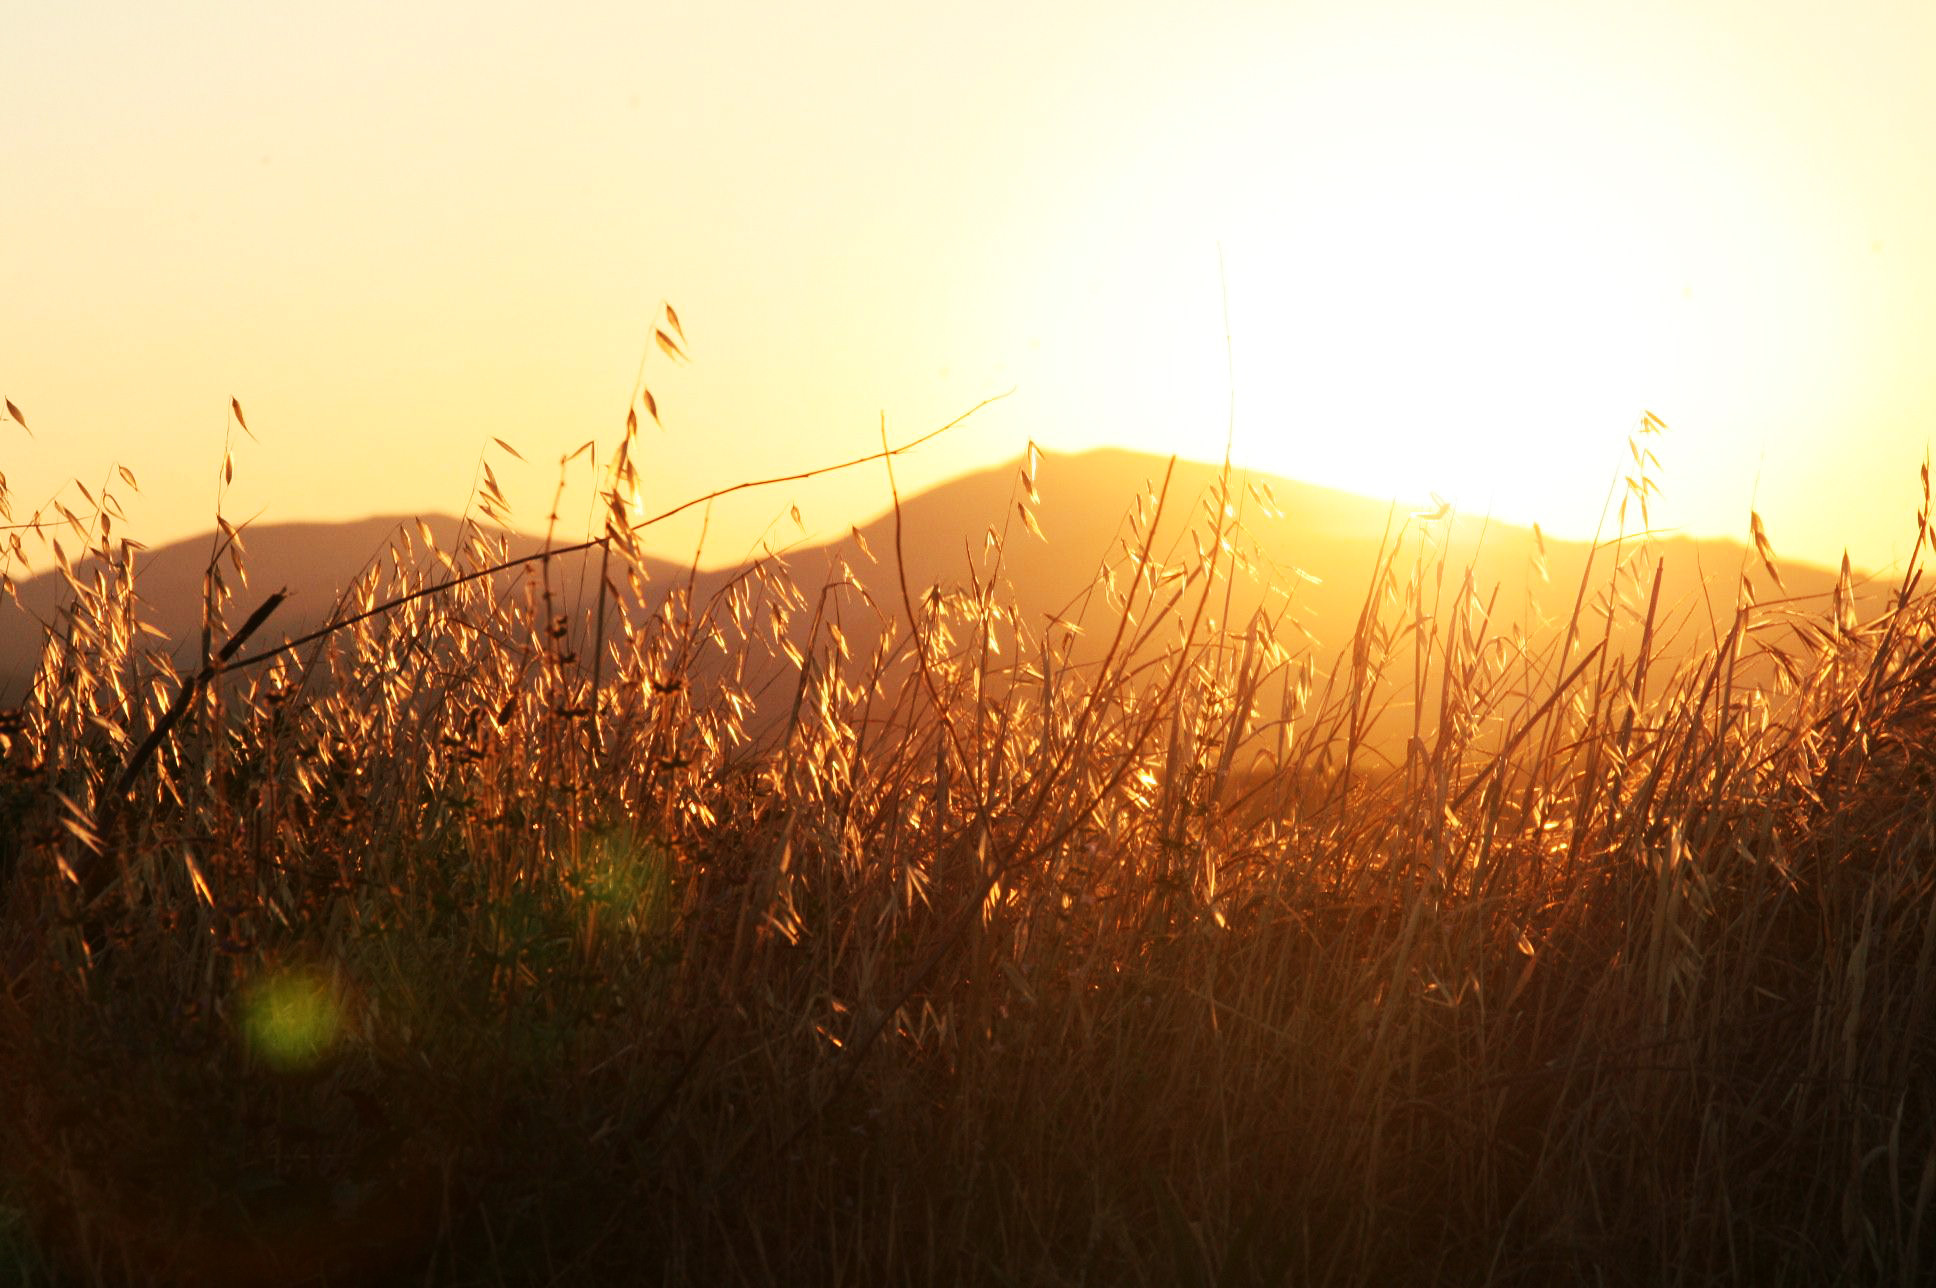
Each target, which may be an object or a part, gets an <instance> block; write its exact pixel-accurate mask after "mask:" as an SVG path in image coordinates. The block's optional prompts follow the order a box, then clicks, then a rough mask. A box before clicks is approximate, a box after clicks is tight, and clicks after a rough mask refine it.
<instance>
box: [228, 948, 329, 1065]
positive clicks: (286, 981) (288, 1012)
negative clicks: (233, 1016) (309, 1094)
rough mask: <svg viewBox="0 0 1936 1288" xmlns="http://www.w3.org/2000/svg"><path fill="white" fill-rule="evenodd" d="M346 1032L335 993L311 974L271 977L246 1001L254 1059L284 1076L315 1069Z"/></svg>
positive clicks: (245, 1027)
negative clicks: (343, 1032)
mask: <svg viewBox="0 0 1936 1288" xmlns="http://www.w3.org/2000/svg"><path fill="white" fill-rule="evenodd" d="M342 1027H343V1014H342V1007H341V1006H340V1005H339V1003H338V1001H337V998H336V992H335V990H334V989H333V988H331V987H330V983H329V981H328V980H327V979H325V978H323V977H322V976H320V975H316V974H313V973H310V972H307V971H282V972H277V973H275V974H272V975H269V976H267V977H265V978H263V979H261V980H258V981H257V982H256V983H255V984H254V986H253V987H251V988H250V989H249V991H248V994H247V995H246V996H245V997H244V999H243V1004H242V1035H243V1040H244V1041H245V1042H246V1043H247V1044H248V1048H249V1051H250V1053H251V1054H252V1055H254V1056H255V1057H256V1058H257V1059H259V1060H261V1061H262V1062H263V1063H264V1064H266V1065H268V1066H269V1067H270V1068H272V1069H274V1070H276V1071H277V1072H279V1073H300V1072H302V1071H304V1070H306V1069H313V1068H315V1067H316V1065H318V1064H320V1063H321V1062H322V1060H323V1058H324V1057H325V1056H327V1055H328V1054H329V1052H330V1050H331V1048H333V1047H334V1046H335V1045H336V1040H337V1038H338V1036H339V1035H340V1034H341V1032H342Z"/></svg>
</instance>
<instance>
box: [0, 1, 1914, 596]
mask: <svg viewBox="0 0 1936 1288" xmlns="http://www.w3.org/2000/svg"><path fill="white" fill-rule="evenodd" d="M0 25H4V29H5V30H4V34H5V42H4V43H5V47H6V51H7V52H6V72H5V74H4V76H0V394H4V395H5V396H6V397H7V398H9V399H11V400H12V401H14V402H15V403H16V404H18V405H19V407H20V408H21V410H22V411H23V412H24V413H25V414H26V417H27V420H28V422H29V424H30V425H31V426H32V427H33V430H34V434H35V437H33V438H31V439H29V438H28V437H27V436H26V435H24V434H22V433H20V432H19V431H18V429H17V427H12V426H8V427H5V428H0V472H4V473H5V474H6V475H7V476H8V478H9V481H10V483H11V485H12V487H13V490H14V492H15V506H16V510H17V511H19V510H20V509H21V508H22V507H23V506H31V504H32V503H34V502H36V501H39V500H41V499H43V498H44V497H46V496H48V495H50V494H51V493H53V492H54V491H55V489H56V488H57V487H59V485H60V484H61V482H62V481H63V480H65V479H67V478H70V477H78V478H80V479H81V480H82V481H83V482H85V483H87V484H88V485H89V486H90V487H93V486H94V485H95V484H97V483H98V482H100V481H101V480H102V479H104V478H105V477H106V476H107V475H108V474H109V473H110V471H111V467H112V465H113V464H115V463H120V464H125V465H127V466H129V467H130V468H132V469H133V470H134V471H135V472H136V473H137V475H138V476H139V477H140V479H141V482H142V485H143V495H142V496H141V497H139V498H127V502H126V503H127V506H128V509H129V511H130V516H131V518H132V520H133V526H132V531H133V534H134V535H137V536H139V537H141V538H142V539H144V540H147V541H148V542H149V543H151V544H154V543H158V542H160V541H163V540H167V539H171V538H173V537H177V536H181V535H185V534H187V533H189V532H191V531H196V530H200V529H204V528H206V527H207V526H208V525H209V522H210V515H211V513H212V509H213V505H214V493H215V474H216V471H217V467H218V465H219V463H220V459H221V452H222V441H223V435H224V426H225V422H226V418H227V408H228V405H229V399H230V398H231V397H235V398H237V399H239V400H240V402H241V404H242V406H243V407H244V409H245V411H246V413H247V416H248V419H249V424H250V427H251V428H252V429H253V430H254V432H255V434H256V436H257V437H258V439H259V440H260V441H259V442H254V443H252V442H249V441H248V440H246V439H242V440H240V442H239V446H238V450H237V473H236V480H235V483H234V485H233V488H232V491H231V495H230V498H229V500H228V503H227V506H228V512H229V514H230V517H231V518H237V519H239V518H244V517H248V516H250V515H254V514H257V513H258V512H259V513H261V514H262V516H263V520H264V521H270V520H291V519H303V518H319V517H348V516H356V515H364V514H369V513H375V512H390V511H403V512H410V511H422V512H429V511H455V510H457V509H460V508H461V507H462V506H463V504H464V503H465V500H466V497H467V496H468V494H469V491H470V488H471V483H472V479H473V476H474V472H475V469H476V465H477V461H478V459H479V455H480V452H482V451H483V450H484V449H485V447H486V445H487V444H489V443H490V440H491V439H492V438H494V437H495V438H502V439H504V440H506V441H508V442H510V443H512V444H514V445H515V446H516V447H517V448H518V449H519V450H520V451H521V452H522V453H523V455H524V456H525V457H527V458H529V461H530V462H531V463H530V464H529V465H528V466H519V465H518V464H517V462H515V461H512V460H509V458H506V457H503V456H502V455H501V454H496V449H492V451H493V453H494V455H493V458H492V459H493V465H494V468H495V469H496V470H497V473H498V475H499V477H500V478H501V479H503V480H504V482H505V485H506V488H507V490H509V491H511V492H512V494H513V497H514V499H515V500H517V501H518V502H519V504H520V509H521V513H522V516H523V518H524V519H525V520H526V522H527V524H541V523H542V520H543V516H544V513H545V511H546V509H547V508H548V506H549V503H550V496H551V492H552V487H553V484H554V481H555V478H556V475H557V470H556V462H557V460H558V458H559V457H561V456H562V455H564V454H565V453H567V452H569V451H571V450H572V449H573V448H575V447H577V446H578V444H580V443H581V442H584V441H585V440H587V439H596V440H598V441H599V443H600V445H601V446H600V451H601V453H603V452H604V451H606V450H607V449H608V448H609V445H610V444H611V443H612V442H613V441H614V439H615V437H616V435H617V433H618V431H619V429H620V427H621V425H622V423H623V419H624V415H625V408H626V398H627V395H628V392H629V391H630V388H631V385H632V380H633V375H634V372H635V370H636V368H637V365H638V361H639V356H640V354H641V353H642V352H644V351H645V350H646V349H647V348H648V347H649V345H650V338H651V326H652V323H653V320H654V319H655V317H656V316H657V315H658V310H659V305H660V301H661V300H669V301H671V302H672V303H673V304H674V305H675V306H676V307H677V308H678V310H679V313H680V316H681V318H682V320H683V321H684V323H685V328H686V331H687V333H688V335H689V337H690V347H691V351H692V355H693V358H694V361H693V363H692V364H691V365H690V366H686V367H679V368H675V367H674V366H673V365H672V364H670V363H669V362H667V361H666V360H665V359H664V358H663V356H662V355H659V354H657V353H656V352H654V353H653V354H651V355H650V357H649V360H648V364H647V368H646V370H647V383H648V384H649V385H650V386H651V387H652V388H653V390H654V391H655V393H656V394H657V396H658V400H659V406H660V410H661V412H662V413H663V414H664V417H665V420H666V424H667V428H666V429H664V430H663V431H660V430H658V429H656V428H648V429H647V431H646V433H645V438H644V446H645V450H646V455H647V460H648V464H647V467H646V469H645V471H644V473H645V479H646V487H647V491H648V496H647V498H646V504H647V505H648V507H654V508H657V506H663V505H670V504H673V503H675V502H677V501H680V500H684V499H686V498H687V497H690V496H692V495H695V494H698V493H700V492H703V491H705V490H707V489H709V488H712V487H718V486H723V485H726V484H730V483H733V482H736V481H739V480H741V479H744V478H748V477H753V476H757V475H762V474H768V473H784V472H788V471H792V470H797V469H804V468H809V467H812V466H814V465H818V464H822V463H825V462H828V461H832V460H836V459H840V458H842V457H846V456H852V455H859V454H862V453H864V452H866V451H868V450H870V449H871V448H872V447H873V446H875V445H876V443H877V441H878V432H879V422H880V417H881V416H882V414H883V413H884V414H885V416H886V418H887V423H888V426H889V429H890V431H891V432H892V433H893V434H894V435H895V436H896V437H907V436H912V435H914V434H917V433H919V432H921V431H923V430H925V429H928V428H931V427H933V426H934V425H937V424H939V423H941V422H942V421H945V420H948V419H950V418H951V417H953V416H954V415H956V414H957V413H959V412H961V411H963V410H965V409H966V408H967V407H969V406H971V405H973V404H974V403H976V402H977V401H979V400H981V399H982V398H984V397H986V396H988V395H990V394H994V393H1000V392H1003V391H1005V390H1009V389H1011V388H1012V389H1013V390H1014V393H1013V395H1012V396H1011V397H1009V398H1007V399H1006V400H1004V401H1003V402H1001V403H999V404H998V405H996V406H995V407H992V408H990V409H988V410H987V411H985V412H983V413H982V414H981V415H980V416H978V417H977V418H975V419H974V420H973V421H971V422H970V423H969V424H968V425H966V426H965V427H963V428H962V429H961V430H958V431H956V432H955V433H954V434H953V435H951V436H950V437H948V438H947V439H944V440H943V441H942V442H940V443H937V444H936V445H934V446H933V447H932V448H931V449H928V450H926V451H924V452H923V453H922V454H921V455H920V457H919V458H918V459H916V460H912V461H910V462H909V463H908V464H907V465H906V467H905V468H904V470H903V482H904V483H911V484H914V485H920V484H923V483H929V482H933V481H937V480H939V479H940V478H943V477H945V476H947V475H949V474H952V473H955V472H959V471H961V470H964V469H968V468H972V467H977V466H981V465H985V464H988V463H991V462H994V461H997V460H1004V459H1013V458H1015V457H1016V456H1018V455H1019V454H1020V452H1021V451H1022V449H1023V446H1024V444H1025V442H1026V441H1027V440H1028V439H1030V438H1033V439H1035V440H1036V441H1038V442H1040V443H1041V444H1043V445H1044V446H1045V447H1048V448H1051V449H1071V450H1073V449H1082V448H1087V447H1092V446H1097V445H1102V444H1112V443H1113V444H1121V445H1125V446H1129V447H1133V448H1138V449H1142V450H1148V451H1152V452H1158V453H1170V452H1176V453H1180V454H1182V455H1185V456H1194V457H1198V458H1205V459H1210V458H1216V457H1219V456H1221V454H1222V450H1223V443H1224V436H1225V429H1226V425H1227V424H1229V423H1230V421H1229V417H1230V396H1231V381H1230V379H1229V377H1228V375H1227V371H1228V370H1229V369H1230V368H1232V367H1234V372H1235V380H1234V388H1235V422H1234V435H1235V438H1234V441H1235V452H1236V455H1237V457H1238V459H1239V460H1240V461H1245V462H1249V463H1251V464H1254V465H1256V466H1258V467H1261V468H1264V469H1268V470H1270V471H1273V472H1276V473H1283V474H1288V475H1292V476H1296V477H1301V478H1306V479H1310V480H1312V481H1314V482H1319V483H1326V484H1331V485H1334V486H1340V487H1345V488H1349V489H1353V490H1356V491H1361V492H1366V493H1369V494H1371V495H1374V496H1379V497H1387V496H1399V497H1402V498H1406V499H1421V498H1423V497H1424V496H1425V495H1426V494H1427V493H1428V492H1430V491H1437V492H1439V493H1441V494H1443V495H1445V496H1447V497H1449V498H1451V499H1452V500H1453V501H1454V502H1456V503H1457V504H1458V506H1459V507H1460V509H1461V510H1462V511H1465V512H1468V513H1480V512H1486V511H1488V510H1489V511H1491V512H1492V513H1495V514H1497V515H1499V516H1500V517H1502V518H1506V519H1510V520H1513V521H1520V522H1525V521H1533V520H1537V521H1539V522H1540V523H1542V524H1543V525H1544V526H1545V527H1546V528H1547V529H1548V530H1549V531H1552V532H1556V533H1560V534H1564V535H1587V534H1590V532H1591V530H1592V528H1593V526H1594V523H1595V521H1596V520H1597V518H1598V516H1599V512H1600V504H1601V501H1602V498H1603V497H1604V496H1605V494H1606V491H1607V488H1608V485H1609V483H1610V482H1611V481H1612V480H1613V479H1614V478H1616V477H1617V474H1618V472H1619V470H1620V468H1621V467H1622V465H1623V463H1625V462H1626V461H1627V456H1626V448H1625V442H1626V438H1627V435H1628V434H1629V432H1630V431H1631V430H1632V429H1633V428H1634V427H1635V426H1636V425H1637V424H1638V423H1639V419H1640V415H1641V412H1642V410H1643V409H1651V410H1653V411H1654V412H1656V413H1658V414H1659V415H1660V416H1661V417H1663V418H1664V419H1665V420H1666V421H1667V422H1668V424H1669V425H1670V426H1671V429H1670V431H1669V433H1668V434H1667V435H1666V436H1665V437H1664V438H1663V439H1661V440H1660V441H1659V442H1658V443H1656V444H1655V449H1656V451H1657V453H1658V455H1659V456H1660V458H1661V460H1662V463H1663V467H1664V468H1663V470H1662V473H1661V479H1660V482H1661V488H1662V497H1661V499H1660V501H1659V502H1658V504H1657V505H1656V507H1655V511H1654V519H1655V521H1656V522H1657V523H1665V524H1669V525H1674V526H1678V527H1682V528H1685V529H1687V530H1690V531H1693V532H1696V533H1720V534H1727V535H1735V536H1742V535H1745V533H1746V531H1747V519H1748V510H1749V507H1750V505H1751V504H1752V505H1754V506H1755V507H1756V508H1758V509H1759V510H1760V511H1761V513H1762V514H1763V516H1764V518H1765V519H1766V521H1767V524H1768V528H1769V532H1770V534H1771V536H1772V538H1773V540H1774V544H1775V546H1776V548H1777V550H1779V551H1780V552H1781V553H1782V554H1783V555H1785V556H1798V557H1809V558H1814V559H1817V560H1821V561H1827V562H1832V561H1834V560H1835V559H1837V558H1839V556H1840V553H1841V551H1842V549H1843V547H1845V546H1846V547H1848V548H1849V549H1850V550H1851V551H1852V553H1853V555H1854V557H1855V559H1856V561H1857V562H1858V563H1859V564H1868V565H1872V566H1873V565H1881V564H1886V563H1888V562H1889V561H1890V560H1891V559H1893V558H1897V557H1899V556H1900V555H1902V554H1903V553H1905V552H1906V544H1907V539H1908V538H1909V537H1910V536H1911V535H1912V534H1913V522H1914V519H1913V515H1914V509H1915V502H1916V486H1915V485H1916V467H1917V465H1918V464H1919V463H1920V462H1921V460H1922V459H1923V456H1924V453H1925V450H1926V447H1927V444H1928V441H1929V438H1930V435H1931V431H1932V426H1936V75H1931V74H1930V69H1931V68H1932V67H1936V5H1931V4H1929V3H1927V2H1926V0H1925V2H1922V3H1905V4H1880V3H1867V2H1863V0H1857V2H1855V3H1850V4H1844V5H1833V6H1831V5H1823V4H1814V3H1811V4H1788V3H1768V2H1766V0H1756V2H1754V3H1745V2H1743V3H1736V2H1732V0H1730V2H1726V3H1694V2H1690V0H1677V2H1675V3H1660V4H1654V3H1644V2H1643V3H1621V4H1604V5H1583V4H1556V3H1551V2H1550V0H1546V2H1542V3H1527V4H1491V3H1485V2H1483V0H1481V2H1478V3H1458V4H1451V3H1440V4H1405V3H1391V4H1380V3H1360V2H1354V3H1336V2H1332V3H1325V4H1296V3H1285V2H1284V0H1277V2H1275V3H1266V4H1248V5H1238V4H1226V5H1204V4H1181V3H1179V4H1152V3H1132V2H1125V0H1114V2H1112V3H1107V4H1075V3H1057V2H1055V0H1033V2H1031V3H1007V2H1006V0H990V2H985V3H981V4H978V5H974V6H945V7H944V6H939V5H925V4H909V3H906V0H895V2H894V3H873V2H867V3H846V4H839V5H811V6H809V5H801V4H780V3H758V4H748V3H737V2H734V0H707V2H706V3H700V4H681V5H674V4H669V3H641V2H640V0H627V2H626V3H612V4H557V3H553V4H547V5H528V6H526V5H504V4H485V3H467V4H463V5H458V4H445V3H419V4H411V5H396V4H394V3H387V2H386V3H382V4H375V3H362V2H360V0H347V2H345V3H338V4H334V5H330V6H314V7H310V6H293V5H281V4H272V5H264V4H260V3H254V2H252V3H234V4H227V3H221V4H217V3H200V4H197V3H182V4H167V5H134V4H129V3H126V0H117V2H116V3H88V2H85V0H66V2H64V3H61V4H45V5H30V6H16V7H15V10H14V11H13V12H11V13H10V14H9V15H8V17H7V18H6V19H5V20H4V24H0ZM1220 258H1221V263H1222V267H1221V270H1220V267H1219V262H1220ZM1226 292H1227V298H1228V316H1229V328H1230V337H1231V338H1230V345H1229V350H1228V355H1227V354H1226V345H1225V323H1224V310H1225V303H1224V300H1225V294H1226ZM1227 357H1228V361H1227ZM573 469H574V473H573V475H572V482H573V484H574V487H575V488H576V491H575V492H574V493H573V498H574V499H573V500H572V501H571V502H570V504H571V505H572V506H573V510H572V513H571V516H570V517H568V519H567V521H566V525H565V526H566V528H567V529H568V530H569V529H572V528H573V527H574V526H575V527H576V528H577V529H580V530H582V528H583V527H584V522H585V521H584V517H583V514H584V503H583V497H584V494H585V493H584V488H585V485H586V484H587V483H588V481H589V474H588V472H587V470H586V468H585V462H584V461H583V460H582V459H581V461H580V462H578V463H577V464H576V465H575V466H574V467H573ZM1076 482H1077V481H1076V480H1057V479H1055V478H1054V477H1048V478H1045V479H1044V484H1045V486H1048V487H1051V488H1053V487H1055V486H1058V484H1061V485H1065V486H1074V485H1075V484H1076ZM1125 500H1127V498H1125ZM794 501H798V502H799V503H800V506H801V509H802V511H803V514H804V517H805V521H806V524H807V527H808V529H809V530H811V531H813V532H815V533H826V534H831V533H833V532H837V531H844V529H845V528H846V526H847V525H848V524H849V523H851V522H856V521H860V520H862V519H864V518H866V517H868V516H869V515H871V514H873V513H875V512H877V511H878V510H879V509H880V508H882V506H883V505H884V504H885V501H886V493H885V480H884V478H883V477H882V476H881V474H880V473H878V472H877V471H875V470H869V471H866V472H864V473H861V474H858V475H855V476H852V477H850V478H847V479H844V480H840V481H837V482H835V483H833V484H828V485H821V486H816V487H813V488H793V489H789V490H786V491H784V492H779V493H768V494H763V495H761V496H760V497H758V498H757V499H753V500H750V501H745V502H742V503H739V504H736V505H733V506H729V507H722V508H721V510H720V511H719V513H718V514H716V516H715V519H714V523H713V528H712V532H711V535H710V538H709V543H708V547H707V554H708V562H723V561H728V560H732V559H736V558H738V557H739V556H740V555H742V554H744V553H745V552H746V551H747V550H748V549H749V548H750V547H751V546H752V545H753V544H754V543H756V542H757V541H758V540H759V539H760V536H761V534H762V532H765V531H768V530H769V529H770V531H771V533H772V536H773V539H774V540H776V541H787V540H793V539H797V538H798V536H799V531H798V530H797V529H795V528H794V527H793V525H792V521H791V519H789V518H787V517H786V516H787V512H788V507H789V505H790V504H791V503H792V502H794ZM655 503H656V505H655ZM776 518H777V522H776V521H775V520H776ZM695 532H696V529H694V528H693V527H691V526H690V525H687V526H683V527H675V526H670V525H669V526H668V528H667V529H666V531H665V532H664V533H663V540H662V541H661V542H660V543H658V544H660V546H661V548H663V549H686V550H689V549H690V544H691V542H692V541H693V539H694V534H695ZM1085 557H1086V556H1085Z"/></svg>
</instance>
